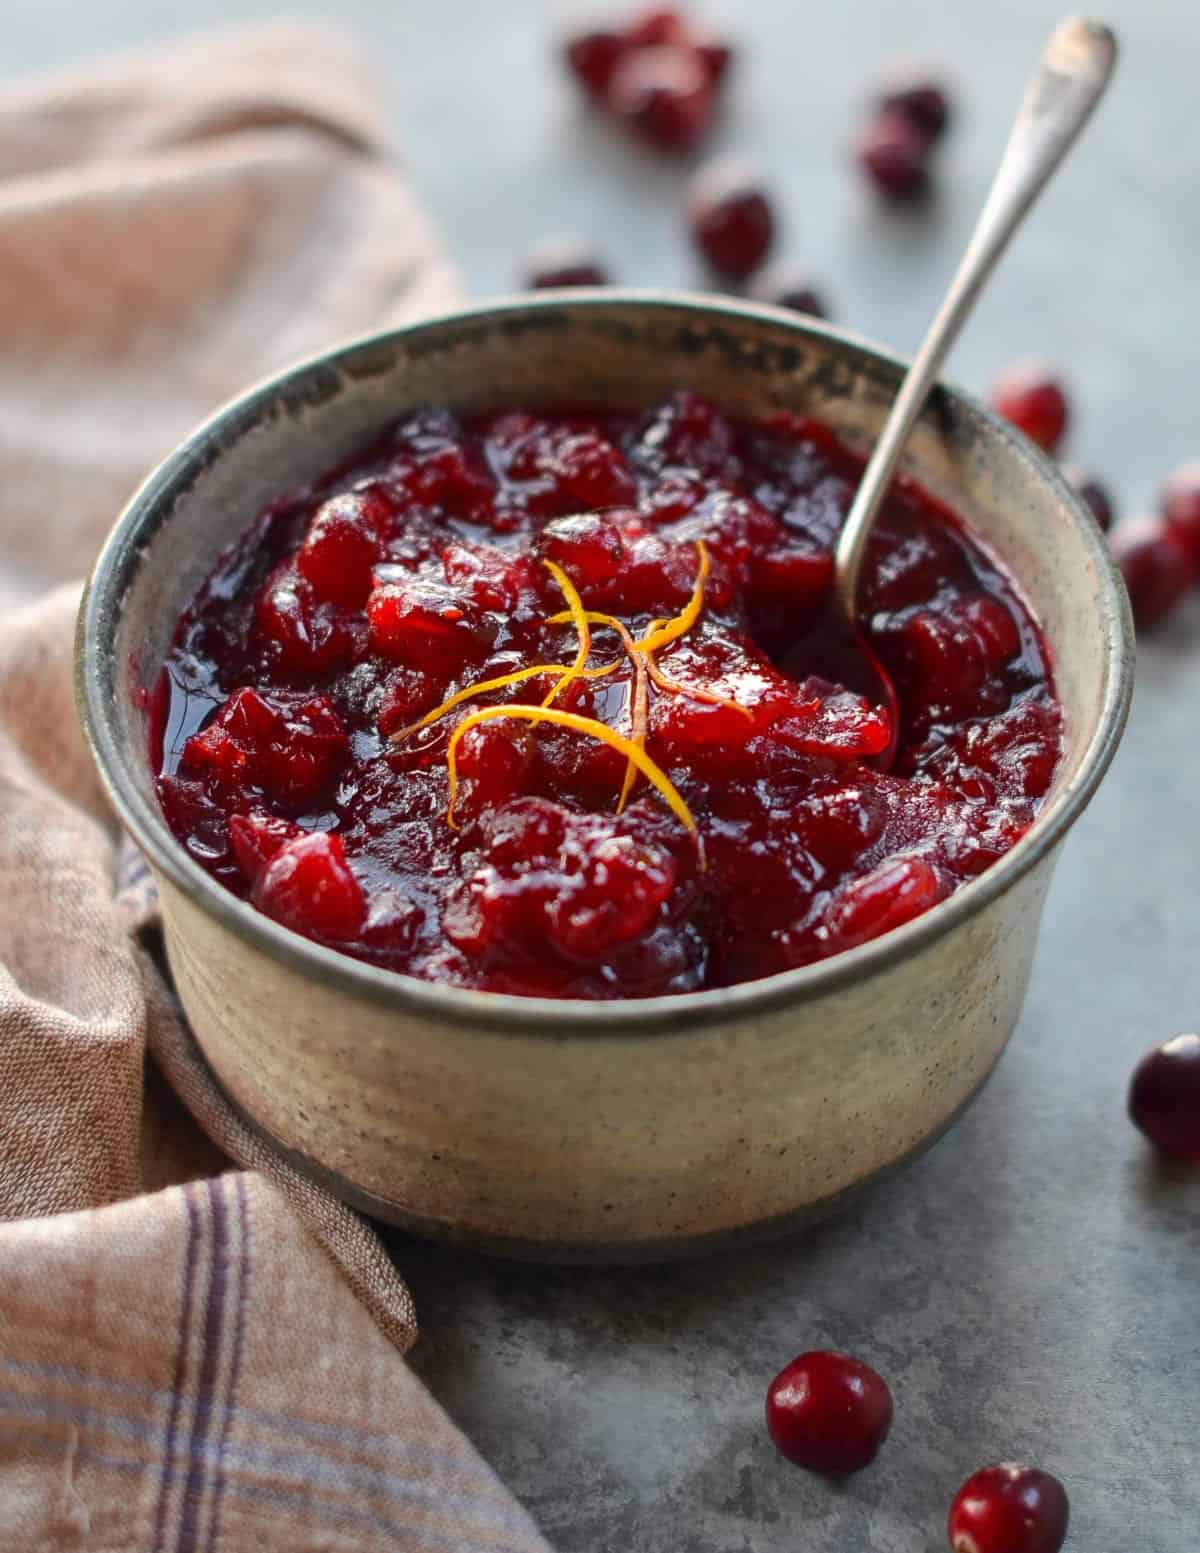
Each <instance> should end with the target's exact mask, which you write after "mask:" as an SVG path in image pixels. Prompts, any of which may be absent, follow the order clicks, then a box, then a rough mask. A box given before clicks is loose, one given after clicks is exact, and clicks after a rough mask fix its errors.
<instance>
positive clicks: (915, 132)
mask: <svg viewBox="0 0 1200 1553" xmlns="http://www.w3.org/2000/svg"><path fill="white" fill-rule="evenodd" d="M855 155H856V156H857V158H858V165H859V166H860V167H861V168H862V170H863V172H864V173H865V174H866V176H867V177H868V178H869V179H870V181H871V183H872V184H874V186H875V190H876V192H877V193H879V194H881V195H883V197H884V199H888V200H896V201H908V200H918V199H921V198H922V197H923V196H924V195H925V194H927V193H928V191H929V141H928V139H927V138H926V136H925V135H923V134H922V133H921V131H920V130H919V129H917V128H915V127H914V125H913V123H912V120H911V119H909V118H908V117H907V116H906V115H905V114H903V113H897V112H896V111H895V110H893V111H891V112H888V113H880V114H877V115H876V116H875V117H874V118H873V119H871V120H870V122H869V123H868V124H866V125H865V126H864V127H863V129H862V131H861V133H860V134H859V137H858V143H857V145H856V147H855Z"/></svg>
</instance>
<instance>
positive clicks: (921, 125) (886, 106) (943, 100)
mask: <svg viewBox="0 0 1200 1553" xmlns="http://www.w3.org/2000/svg"><path fill="white" fill-rule="evenodd" d="M878 107H879V110H880V112H881V113H891V112H895V113H899V114H902V115H903V117H904V118H906V119H907V120H908V121H909V123H910V124H911V125H912V126H913V128H914V129H916V130H919V131H920V133H921V134H922V135H924V136H925V138H926V140H929V141H933V140H937V139H938V138H939V137H940V136H941V135H943V134H944V133H945V131H946V126H947V125H948V124H949V122H950V100H949V96H948V94H947V92H946V88H945V86H944V85H943V84H942V83H941V82H940V81H938V80H937V78H936V77H935V76H934V75H933V73H932V72H930V71H926V70H922V69H920V68H919V67H914V66H911V65H901V66H898V67H896V69H894V70H893V71H892V72H890V73H889V75H888V76H887V77H886V78H885V79H884V81H883V83H882V86H881V90H880V93H879V99H878Z"/></svg>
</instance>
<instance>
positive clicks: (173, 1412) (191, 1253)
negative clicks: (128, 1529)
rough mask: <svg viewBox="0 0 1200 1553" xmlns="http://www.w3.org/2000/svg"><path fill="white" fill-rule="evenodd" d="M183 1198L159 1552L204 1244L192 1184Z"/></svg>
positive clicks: (157, 1515)
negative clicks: (183, 1228) (181, 1255)
mask: <svg viewBox="0 0 1200 1553" xmlns="http://www.w3.org/2000/svg"><path fill="white" fill-rule="evenodd" d="M183 1201H184V1206H185V1207H186V1209H187V1244H186V1247H185V1250H184V1259H183V1294H182V1310H181V1314H180V1318H179V1340H178V1342H177V1343H176V1345H175V1366H174V1371H173V1374H172V1379H171V1406H170V1410H169V1412H168V1414H167V1432H166V1439H165V1440H164V1442H163V1456H162V1465H161V1469H160V1470H161V1480H160V1483H159V1492H158V1504H157V1505H156V1507H155V1511H154V1543H153V1546H154V1549H155V1553H163V1550H164V1540H163V1539H164V1537H165V1536H166V1530H167V1502H168V1500H169V1499H170V1495H171V1489H172V1487H173V1485H174V1481H175V1437H176V1433H177V1431H178V1428H179V1414H180V1411H181V1409H182V1407H183V1383H184V1378H185V1376H186V1374H187V1357H188V1350H189V1348H190V1347H191V1341H192V1302H193V1298H194V1289H193V1287H192V1286H193V1283H194V1281H195V1275H196V1258H197V1254H198V1251H199V1245H200V1229H201V1226H200V1215H199V1213H198V1212H197V1209H196V1204H195V1202H194V1201H193V1197H192V1187H191V1185H190V1184H189V1185H188V1186H186V1187H185V1188H184V1190H183Z"/></svg>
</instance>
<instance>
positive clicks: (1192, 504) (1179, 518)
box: [1162, 464, 1200, 558]
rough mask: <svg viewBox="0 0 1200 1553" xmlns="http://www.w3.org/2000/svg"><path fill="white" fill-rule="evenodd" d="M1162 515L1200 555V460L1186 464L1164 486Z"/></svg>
mask: <svg viewBox="0 0 1200 1553" xmlns="http://www.w3.org/2000/svg"><path fill="white" fill-rule="evenodd" d="M1162 515H1163V517H1164V518H1165V519H1166V520H1167V523H1168V524H1169V526H1170V527H1171V528H1172V529H1173V530H1174V532H1175V533H1176V534H1178V535H1179V537H1180V539H1182V540H1183V542H1184V544H1185V545H1187V547H1188V549H1189V550H1190V551H1191V552H1192V554H1193V555H1195V556H1197V557H1198V558H1200V464H1184V466H1183V468H1182V469H1177V470H1176V471H1175V473H1174V474H1173V475H1172V476H1171V478H1170V479H1169V480H1168V481H1167V483H1166V485H1165V486H1164V487H1163V493H1162Z"/></svg>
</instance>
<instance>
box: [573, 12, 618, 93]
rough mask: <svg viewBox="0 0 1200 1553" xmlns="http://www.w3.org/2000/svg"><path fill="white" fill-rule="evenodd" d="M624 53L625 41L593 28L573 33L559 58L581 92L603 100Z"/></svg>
mask: <svg viewBox="0 0 1200 1553" xmlns="http://www.w3.org/2000/svg"><path fill="white" fill-rule="evenodd" d="M628 49H629V43H628V40H627V39H626V38H625V37H624V36H623V35H622V34H621V33H619V32H614V31H613V30H612V29H611V28H608V27H593V28H588V29H586V30H584V31H581V32H576V33H573V34H572V35H571V36H570V37H569V38H568V39H567V41H566V43H565V44H564V45H563V55H564V57H565V59H566V62H567V67H568V69H570V70H571V72H572V73H573V74H574V76H575V77H576V79H577V80H578V81H579V83H580V85H581V86H582V87H583V89H584V91H586V92H587V93H588V95H589V96H591V97H595V98H603V97H604V95H605V94H606V93H607V91H608V88H609V85H610V83H611V82H612V78H613V72H614V71H615V70H616V68H617V66H618V65H619V64H620V62H621V60H622V59H623V58H624V56H625V54H626V53H627V52H628Z"/></svg>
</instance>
